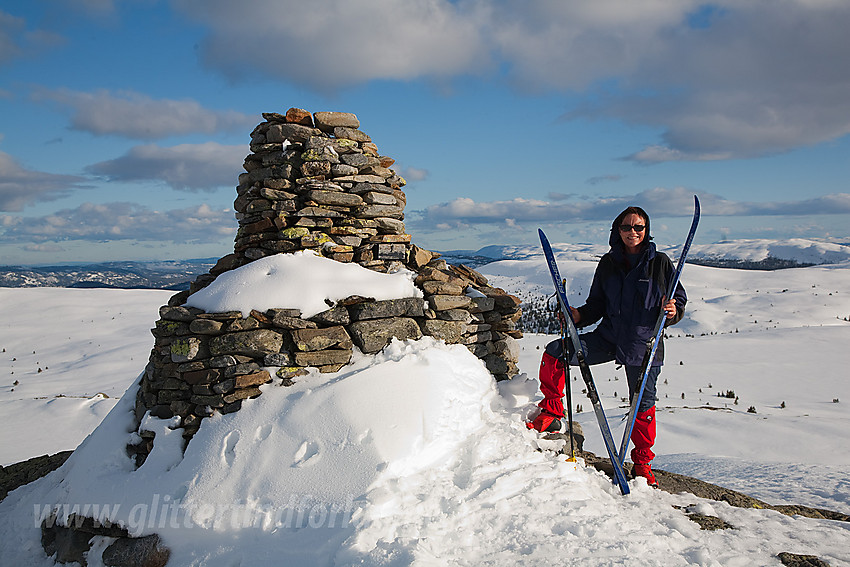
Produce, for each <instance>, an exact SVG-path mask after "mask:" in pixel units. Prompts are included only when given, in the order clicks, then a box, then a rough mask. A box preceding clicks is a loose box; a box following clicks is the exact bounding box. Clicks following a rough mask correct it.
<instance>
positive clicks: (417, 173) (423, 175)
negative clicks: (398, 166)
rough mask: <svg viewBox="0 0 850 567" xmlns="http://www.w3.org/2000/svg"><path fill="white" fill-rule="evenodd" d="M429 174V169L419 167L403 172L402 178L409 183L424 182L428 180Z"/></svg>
mask: <svg viewBox="0 0 850 567" xmlns="http://www.w3.org/2000/svg"><path fill="white" fill-rule="evenodd" d="M428 175H429V172H428V170H427V169H420V168H418V167H406V168H404V169H403V170H402V172H401V176H402V177H404V179H405V180H406V181H408V182H415V181H424V180H426V179H428Z"/></svg>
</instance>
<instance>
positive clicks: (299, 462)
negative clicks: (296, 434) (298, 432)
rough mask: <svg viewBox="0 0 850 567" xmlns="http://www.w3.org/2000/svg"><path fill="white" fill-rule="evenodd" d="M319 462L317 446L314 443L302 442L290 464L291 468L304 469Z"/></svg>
mask: <svg viewBox="0 0 850 567" xmlns="http://www.w3.org/2000/svg"><path fill="white" fill-rule="evenodd" d="M318 460H319V444H318V443H316V442H315V441H304V443H302V444H301V446H300V447H299V448H298V450H297V451H295V457H294V460H293V462H292V466H293V467H304V466H307V465H314V464H316V462H317V461H318Z"/></svg>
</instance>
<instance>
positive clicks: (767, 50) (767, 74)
mask: <svg viewBox="0 0 850 567" xmlns="http://www.w3.org/2000/svg"><path fill="white" fill-rule="evenodd" d="M172 5H173V6H174V7H175V8H176V9H177V10H178V11H179V12H180V13H182V14H184V15H185V17H186V18H188V19H190V20H193V21H197V22H200V23H201V24H203V25H204V26H206V28H207V29H208V35H207V37H206V39H205V41H204V43H203V58H204V61H205V62H206V64H207V65H208V66H209V67H211V68H214V69H217V70H219V71H220V72H222V73H224V74H225V75H227V76H229V77H230V78H232V79H238V78H242V77H244V76H245V74H246V70H249V71H247V73H250V74H260V75H264V76H270V77H273V78H276V79H283V80H285V81H289V82H293V83H296V84H301V85H307V86H309V87H312V88H314V89H317V90H324V91H327V90H338V89H342V88H345V87H349V86H353V85H358V84H362V83H366V82H369V81H373V80H401V81H406V80H411V79H426V80H432V81H446V80H451V79H453V78H458V77H468V76H486V77H487V78H494V77H495V78H496V79H497V80H501V81H504V82H506V83H508V84H511V85H513V86H514V87H515V88H516V89H518V90H521V91H526V92H544V93H548V92H563V93H579V94H582V95H585V96H584V98H583V101H584V102H582V103H580V104H579V105H577V106H576V107H574V108H571V109H569V110H568V111H567V112H566V113H565V115H564V117H565V118H567V119H577V118H585V119H611V120H617V121H622V122H626V123H633V124H639V125H645V126H650V127H653V128H657V129H658V130H659V131H660V132H661V138H662V141H663V143H662V144H649V145H648V146H647V147H646V148H644V149H643V150H640V151H637V152H635V153H633V154H632V155H629V156H626V157H625V159H628V160H632V161H636V162H640V163H648V164H651V163H658V162H662V161H671V160H674V161H682V160H687V161H706V160H719V159H736V158H749V157H756V156H762V155H770V154H775V153H780V152H784V151H787V150H790V149H793V148H797V147H801V146H808V145H813V144H818V143H821V142H824V141H828V140H834V139H836V138H839V137H842V136H845V135H847V134H848V133H850V82H848V81H847V77H848V76H850V58H848V57H847V56H846V54H847V53H850V34H848V33H847V32H846V30H847V29H850V3H848V2H842V1H837V0H817V1H812V0H752V1H749V2H740V1H739V0H719V1H717V2H713V3H711V4H706V3H705V2H702V1H701V0H681V1H679V2H668V1H664V0H647V1H642V2H634V1H633V0H597V1H594V2H587V1H585V0H563V1H559V2H549V1H545V0H529V1H528V2H514V1H512V0H459V1H453V2H452V1H448V0H416V1H410V0H379V1H375V0H314V1H312V2H301V1H296V0H254V1H253V2H247V3H233V2H231V1H230V0H173V1H172ZM246 37H251V38H252V39H253V41H244V39H245V38H246ZM258 45H261V46H263V48H262V49H257V46H258Z"/></svg>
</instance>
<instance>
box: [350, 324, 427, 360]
mask: <svg viewBox="0 0 850 567" xmlns="http://www.w3.org/2000/svg"><path fill="white" fill-rule="evenodd" d="M349 332H350V333H351V338H352V339H353V340H354V344H356V345H357V347H358V348H359V349H360V350H362V351H363V352H365V353H367V354H372V353H376V352H378V351H380V350H381V349H382V348H384V347H385V346H387V344H388V343H389V342H390V340H391V339H392V338H393V337H395V338H398V339H400V340H407V339H418V338H420V337H422V331H421V330H420V329H419V325H418V324H417V323H416V320H415V319H411V318H409V317H397V318H393V319H369V320H365V321H355V322H354V323H352V324H351V325H350V326H349Z"/></svg>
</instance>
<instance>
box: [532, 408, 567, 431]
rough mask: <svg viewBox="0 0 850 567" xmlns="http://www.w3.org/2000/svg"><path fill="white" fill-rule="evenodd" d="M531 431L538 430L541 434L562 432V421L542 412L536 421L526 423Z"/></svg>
mask: <svg viewBox="0 0 850 567" xmlns="http://www.w3.org/2000/svg"><path fill="white" fill-rule="evenodd" d="M525 426H526V427H528V428H529V429H536V430H537V431H539V432H540V433H552V432H557V431H560V430H561V420H560V419H558V418H557V417H555V416H554V415H552V414H550V413H547V412H545V411H541V412H540V415H538V416H537V417H536V418H534V421H530V422H526V423H525Z"/></svg>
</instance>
